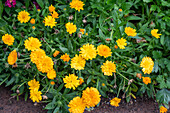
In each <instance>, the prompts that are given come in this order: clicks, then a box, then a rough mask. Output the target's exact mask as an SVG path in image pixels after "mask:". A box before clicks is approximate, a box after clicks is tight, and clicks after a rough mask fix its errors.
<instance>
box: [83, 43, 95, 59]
mask: <svg viewBox="0 0 170 113" xmlns="http://www.w3.org/2000/svg"><path fill="white" fill-rule="evenodd" d="M96 55H97V50H96V48H95V47H94V45H92V44H89V43H88V44H85V45H83V47H81V48H80V56H82V57H83V58H85V59H86V60H89V59H90V60H92V59H93V58H96Z"/></svg>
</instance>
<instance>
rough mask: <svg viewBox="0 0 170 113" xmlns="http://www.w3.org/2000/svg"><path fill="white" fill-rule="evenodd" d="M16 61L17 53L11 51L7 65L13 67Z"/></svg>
mask: <svg viewBox="0 0 170 113" xmlns="http://www.w3.org/2000/svg"><path fill="white" fill-rule="evenodd" d="M16 61H17V52H16V50H13V51H12V52H11V53H10V54H9V56H8V64H10V65H13V64H14V63H15V62H16Z"/></svg>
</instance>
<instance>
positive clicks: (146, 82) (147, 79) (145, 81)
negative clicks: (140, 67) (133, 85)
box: [142, 77, 151, 85]
mask: <svg viewBox="0 0 170 113" xmlns="http://www.w3.org/2000/svg"><path fill="white" fill-rule="evenodd" d="M142 79H143V82H144V83H145V84H146V85H148V83H151V78H150V77H142Z"/></svg>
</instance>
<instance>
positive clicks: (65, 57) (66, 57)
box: [60, 53, 70, 62]
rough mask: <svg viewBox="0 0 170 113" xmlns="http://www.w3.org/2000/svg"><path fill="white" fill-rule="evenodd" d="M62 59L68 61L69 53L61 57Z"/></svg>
mask: <svg viewBox="0 0 170 113" xmlns="http://www.w3.org/2000/svg"><path fill="white" fill-rule="evenodd" d="M60 59H62V60H63V61H64V62H68V61H69V60H70V57H69V55H67V53H65V54H64V55H62V56H61V57H60Z"/></svg>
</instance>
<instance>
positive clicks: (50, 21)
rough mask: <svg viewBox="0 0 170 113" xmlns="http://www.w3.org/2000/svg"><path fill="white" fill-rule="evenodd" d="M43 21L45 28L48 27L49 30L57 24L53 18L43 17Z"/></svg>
mask: <svg viewBox="0 0 170 113" xmlns="http://www.w3.org/2000/svg"><path fill="white" fill-rule="evenodd" d="M44 21H45V26H50V27H51V28H53V27H54V26H56V24H57V22H55V18H53V17H52V16H47V17H45V19H44Z"/></svg>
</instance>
